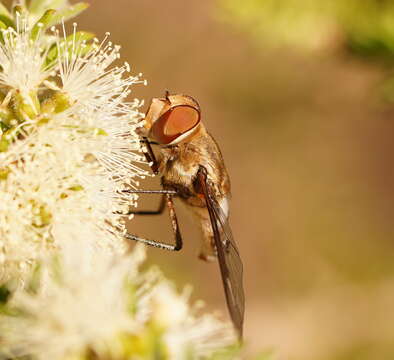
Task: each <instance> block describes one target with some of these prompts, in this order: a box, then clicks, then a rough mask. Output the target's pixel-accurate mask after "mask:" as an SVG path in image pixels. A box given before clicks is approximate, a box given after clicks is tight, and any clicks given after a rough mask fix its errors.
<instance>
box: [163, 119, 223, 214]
mask: <svg viewBox="0 0 394 360" xmlns="http://www.w3.org/2000/svg"><path fill="white" fill-rule="evenodd" d="M159 163H160V173H161V175H162V185H163V187H164V188H165V189H171V190H176V191H177V192H178V195H179V197H180V198H181V199H182V200H184V201H185V202H186V203H187V204H188V205H191V206H197V207H204V206H205V201H204V199H203V198H202V194H201V191H200V190H199V189H198V187H196V184H195V180H196V176H197V172H198V170H199V167H200V165H202V166H204V167H205V168H206V170H207V172H208V181H209V182H210V183H211V184H212V186H213V188H214V191H215V195H216V197H217V199H218V200H219V199H222V198H224V197H225V198H228V197H229V196H230V181H229V177H228V174H227V171H226V169H225V167H224V163H223V158H222V155H221V153H220V150H219V148H218V146H217V144H216V142H215V141H214V139H213V138H212V137H211V136H210V135H209V134H208V133H207V132H206V130H205V128H204V127H203V126H202V125H201V129H200V130H199V132H198V133H197V134H196V135H194V136H193V138H191V139H189V140H187V141H184V142H182V143H180V144H177V145H173V146H169V147H164V148H162V149H161V152H160V158H159Z"/></svg>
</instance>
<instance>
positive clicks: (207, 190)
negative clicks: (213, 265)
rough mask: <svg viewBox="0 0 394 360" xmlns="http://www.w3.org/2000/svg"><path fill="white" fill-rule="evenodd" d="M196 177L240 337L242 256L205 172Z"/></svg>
mask: <svg viewBox="0 0 394 360" xmlns="http://www.w3.org/2000/svg"><path fill="white" fill-rule="evenodd" d="M199 179H200V185H201V189H202V190H203V193H204V196H205V199H206V203H207V208H208V212H209V216H210V219H211V224H212V229H213V235H214V240H215V245H216V249H217V254H218V259H219V266H220V272H221V275H222V280H223V286H224V292H225V295H226V302H227V307H228V310H229V312H230V316H231V320H232V322H233V324H234V326H235V328H236V330H237V332H238V334H239V337H240V338H242V330H243V322H244V312H245V295H244V289H243V280H242V273H243V266H242V261H241V257H240V255H239V251H238V247H237V245H236V243H235V240H234V238H233V234H232V232H231V228H230V225H229V223H228V219H227V216H226V214H225V213H224V212H223V210H222V208H221V207H220V205H219V203H218V201H217V200H216V197H215V195H214V192H213V189H212V187H211V186H210V184H209V183H208V181H207V177H206V173H203V174H201V173H200V176H199Z"/></svg>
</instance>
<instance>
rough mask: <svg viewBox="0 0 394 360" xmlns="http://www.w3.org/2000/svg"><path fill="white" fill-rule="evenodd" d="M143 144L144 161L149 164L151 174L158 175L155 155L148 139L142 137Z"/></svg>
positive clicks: (157, 163)
mask: <svg viewBox="0 0 394 360" xmlns="http://www.w3.org/2000/svg"><path fill="white" fill-rule="evenodd" d="M142 142H143V143H145V145H146V150H147V151H146V152H145V151H144V154H145V158H146V161H147V162H148V163H151V165H150V167H151V169H152V172H153V173H154V174H155V175H157V174H158V173H159V162H158V161H157V159H156V156H155V153H154V152H153V150H152V146H151V143H150V142H149V140H148V138H146V137H144V138H143V140H142Z"/></svg>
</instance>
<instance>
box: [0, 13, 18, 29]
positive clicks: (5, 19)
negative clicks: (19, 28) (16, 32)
mask: <svg viewBox="0 0 394 360" xmlns="http://www.w3.org/2000/svg"><path fill="white" fill-rule="evenodd" d="M0 21H1V22H2V23H3V24H4V25H5V28H6V29H8V28H9V27H12V28H14V29H15V24H14V21H13V20H12V19H11V18H10V17H9V16H7V15H4V14H1V13H0Z"/></svg>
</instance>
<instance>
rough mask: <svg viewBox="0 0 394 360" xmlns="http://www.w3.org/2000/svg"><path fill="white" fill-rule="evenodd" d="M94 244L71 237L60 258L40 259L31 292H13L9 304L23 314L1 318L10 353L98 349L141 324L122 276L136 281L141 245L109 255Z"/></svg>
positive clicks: (47, 354) (54, 354) (54, 358)
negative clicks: (132, 310)
mask: <svg viewBox="0 0 394 360" xmlns="http://www.w3.org/2000/svg"><path fill="white" fill-rule="evenodd" d="M95 246H96V244H94V243H89V242H88V241H85V242H83V243H79V242H75V241H72V240H71V241H70V242H69V243H67V244H65V246H64V248H63V249H62V250H63V251H62V256H61V257H60V259H59V261H58V262H56V263H55V264H54V263H53V262H51V261H49V259H47V260H46V261H45V262H44V263H43V264H42V265H41V269H40V274H41V275H40V282H39V285H38V287H37V288H36V289H35V291H34V292H28V291H17V292H16V294H15V295H14V296H13V298H12V300H11V304H12V306H15V308H17V309H20V310H22V311H23V315H22V316H17V317H8V318H4V317H3V318H2V319H1V320H2V321H1V322H0V324H1V325H0V329H1V333H2V335H3V334H5V335H4V338H3V339H2V343H3V344H4V345H5V348H6V349H8V351H9V352H10V353H11V354H12V355H13V356H23V355H28V354H29V355H34V356H35V358H37V359H39V360H47V359H51V360H58V359H59V360H60V359H65V358H66V357H67V356H72V355H78V354H80V353H83V352H84V351H85V350H86V349H88V348H90V349H94V350H95V351H97V352H101V351H105V350H106V349H107V348H108V346H109V344H112V343H115V340H116V336H118V335H119V334H122V333H131V334H132V333H135V332H136V331H137V330H139V328H140V327H141V326H142V324H141V323H138V321H137V320H136V319H137V317H132V316H131V315H130V309H129V305H130V294H129V290H128V289H127V287H126V285H127V282H126V280H127V281H128V282H132V283H136V282H137V281H138V276H139V275H138V266H139V265H140V263H141V262H142V261H143V260H144V257H145V252H144V251H143V248H142V247H137V249H136V250H135V251H134V252H133V254H131V255H128V256H127V257H124V256H114V257H112V256H108V254H106V253H103V252H102V251H100V250H97V249H96V248H95ZM54 271H55V272H54ZM3 349H4V348H3Z"/></svg>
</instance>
